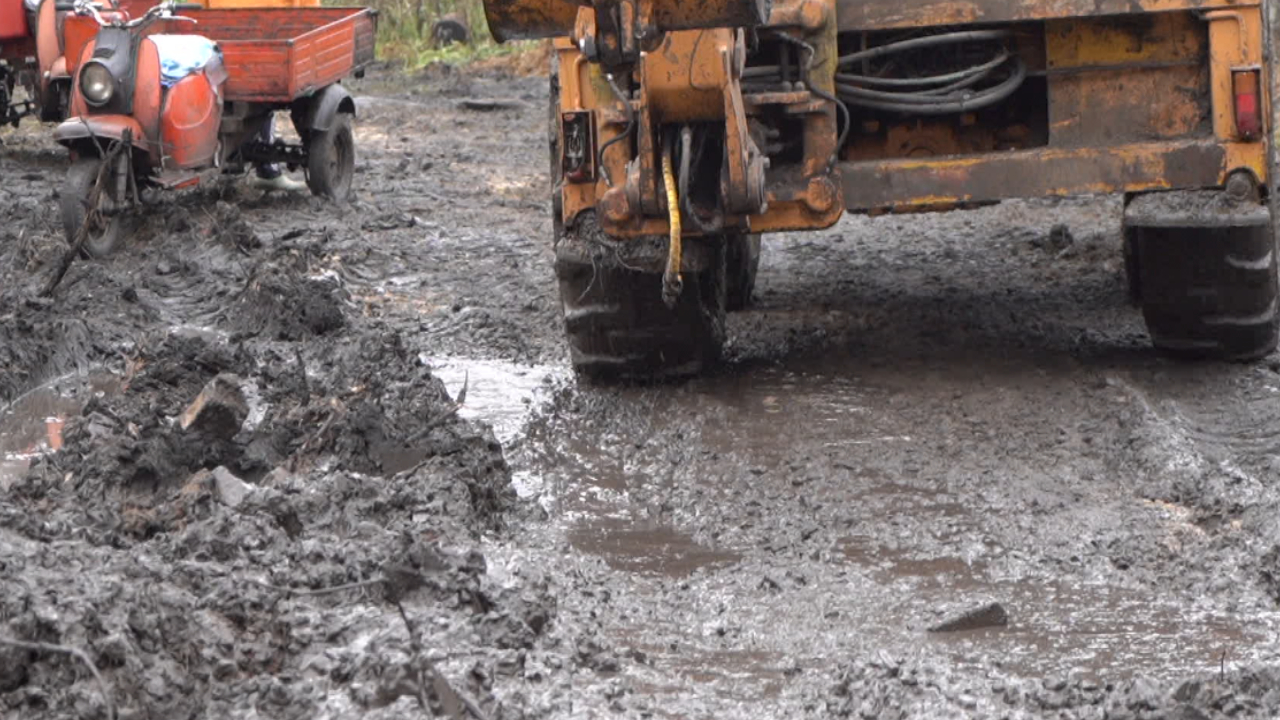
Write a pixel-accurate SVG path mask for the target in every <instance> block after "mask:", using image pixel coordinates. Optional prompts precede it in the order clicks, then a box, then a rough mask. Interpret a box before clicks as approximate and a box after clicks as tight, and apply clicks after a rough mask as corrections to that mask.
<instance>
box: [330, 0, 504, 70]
mask: <svg viewBox="0 0 1280 720" xmlns="http://www.w3.org/2000/svg"><path fill="white" fill-rule="evenodd" d="M328 2H334V3H335V4H338V3H340V2H341V0H326V3H328ZM364 4H367V5H368V6H369V7H372V8H377V10H378V55H379V56H380V57H383V58H386V59H390V60H401V61H403V62H404V63H405V64H406V65H408V66H410V67H415V68H416V67H421V66H423V65H426V64H427V63H430V62H435V61H444V62H466V61H468V60H472V59H476V58H478V57H490V56H492V55H498V54H503V53H504V52H509V51H510V50H508V49H506V48H504V47H502V46H498V45H496V44H495V43H494V42H493V38H492V37H491V36H490V35H489V26H488V24H487V23H486V22H485V18H484V3H483V2H482V0H366V2H365V3H364ZM445 15H455V16H457V17H459V18H461V19H462V20H463V22H464V23H465V24H466V25H467V26H468V28H469V29H470V30H471V45H470V46H467V45H454V46H450V47H445V48H438V47H436V46H435V44H434V42H433V39H432V37H431V26H432V24H434V23H435V21H436V20H437V19H439V18H440V17H442V16H445Z"/></svg>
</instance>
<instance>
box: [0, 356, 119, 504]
mask: <svg viewBox="0 0 1280 720" xmlns="http://www.w3.org/2000/svg"><path fill="white" fill-rule="evenodd" d="M119 388H120V379H119V377H117V376H115V375H113V374H111V373H107V372H98V373H90V374H86V375H79V374H76V375H67V376H64V377H60V378H56V379H54V380H52V381H50V382H47V383H45V384H43V385H41V386H39V387H37V388H35V389H33V390H31V391H29V392H27V393H25V394H23V395H20V396H19V397H17V398H14V400H13V401H12V402H10V403H8V404H7V405H5V406H3V407H0V490H8V488H9V486H10V484H12V483H13V481H14V480H16V479H17V478H19V477H21V476H22V475H23V474H24V473H26V471H27V467H28V466H29V465H30V464H31V461H32V460H33V459H34V458H36V457H38V456H40V455H42V454H45V453H48V452H52V451H57V450H59V449H61V448H62V428H63V425H64V424H65V423H66V420H67V418H69V417H72V416H74V415H77V414H79V412H80V410H81V408H83V407H84V404H85V403H86V402H88V401H89V399H90V398H92V397H94V396H97V397H102V396H104V395H106V394H108V393H113V392H117V391H118V390H119Z"/></svg>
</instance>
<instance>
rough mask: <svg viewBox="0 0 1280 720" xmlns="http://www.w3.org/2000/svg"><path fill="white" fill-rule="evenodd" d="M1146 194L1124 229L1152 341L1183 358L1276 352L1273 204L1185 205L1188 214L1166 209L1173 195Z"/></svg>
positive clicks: (1279, 291) (1279, 298)
mask: <svg viewBox="0 0 1280 720" xmlns="http://www.w3.org/2000/svg"><path fill="white" fill-rule="evenodd" d="M1168 195H1170V196H1174V195H1175V194H1173V193H1169V194H1168ZM1178 195H1184V194H1183V193H1179V194H1178ZM1186 195H1189V193H1188V194H1186ZM1144 200H1145V198H1143V197H1139V198H1137V199H1135V200H1134V202H1133V203H1131V204H1130V205H1129V207H1128V208H1127V209H1126V212H1125V230H1124V232H1125V236H1126V240H1127V242H1128V243H1129V244H1131V248H1130V249H1129V252H1130V254H1131V255H1130V257H1131V258H1132V260H1131V268H1132V269H1131V270H1130V277H1131V281H1130V282H1131V287H1132V288H1133V290H1134V291H1135V294H1136V295H1137V296H1138V298H1137V299H1138V300H1139V302H1140V304H1141V306H1142V314H1143V318H1144V319H1145V321H1146V325H1147V331H1148V333H1149V334H1150V335H1151V341H1152V344H1153V345H1155V346H1156V347H1157V348H1159V349H1161V350H1164V351H1166V352H1168V353H1170V354H1172V355H1176V356H1180V357H1187V358H1205V359H1219V360H1256V359H1258V358H1261V357H1263V356H1265V355H1268V354H1270V353H1271V352H1272V351H1274V350H1275V349H1276V344H1277V340H1278V339H1280V326H1278V325H1277V318H1278V303H1280V282H1278V280H1277V264H1276V249H1275V236H1274V231H1273V226H1272V222H1271V214H1270V212H1268V211H1267V208H1266V207H1264V206H1261V205H1258V204H1256V203H1245V204H1241V205H1237V206H1235V207H1234V209H1230V210H1227V209H1224V208H1226V206H1225V205H1222V204H1220V205H1216V206H1201V205H1185V204H1184V205H1183V207H1187V208H1190V210H1189V211H1188V212H1186V213H1185V214H1181V213H1178V214H1173V215H1167V214H1166V215H1161V214H1160V213H1159V211H1160V210H1161V209H1162V208H1163V207H1168V206H1169V202H1168V201H1165V200H1156V201H1153V202H1151V203H1144ZM1161 203H1163V205H1162V204H1161Z"/></svg>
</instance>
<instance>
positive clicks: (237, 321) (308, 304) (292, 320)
mask: <svg viewBox="0 0 1280 720" xmlns="http://www.w3.org/2000/svg"><path fill="white" fill-rule="evenodd" d="M344 297H345V294H344V293H343V292H342V288H341V286H340V285H339V284H338V282H337V279H336V278H335V277H332V276H325V277H306V276H304V275H303V274H302V272H300V271H299V270H298V269H297V268H296V267H294V263H293V262H291V259H290V258H288V257H281V258H279V259H275V260H267V261H265V262H262V263H259V264H258V265H257V266H255V267H254V269H253V271H252V276H251V277H250V279H249V282H248V284H247V285H246V286H245V288H244V290H243V291H242V292H241V293H240V294H239V296H237V297H236V299H235V301H234V302H233V303H232V305H231V308H230V310H229V311H228V312H227V313H226V321H227V324H228V325H230V326H231V327H232V328H233V329H234V330H235V331H236V332H237V333H239V334H241V335H248V336H255V337H262V338H263V339H269V340H304V339H306V338H310V337H315V336H319V335H325V334H327V333H331V332H333V331H335V330H338V329H339V328H341V327H343V326H344V325H345V324H346V317H345V316H344V315H343V312H342V304H343V300H344Z"/></svg>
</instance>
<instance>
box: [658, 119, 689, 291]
mask: <svg viewBox="0 0 1280 720" xmlns="http://www.w3.org/2000/svg"><path fill="white" fill-rule="evenodd" d="M672 165H673V163H672V161H671V143H667V144H666V147H665V148H663V151H662V182H663V184H665V185H666V186H667V221H668V223H669V224H670V225H671V247H670V248H668V250H667V270H666V272H664V273H663V274H662V301H663V302H664V303H666V304H667V307H669V308H674V307H675V306H676V300H678V299H679V298H680V291H681V290H682V289H683V287H684V283H683V281H681V279H680V195H679V193H678V192H677V191H676V173H675V170H674V169H673V167H672Z"/></svg>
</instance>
